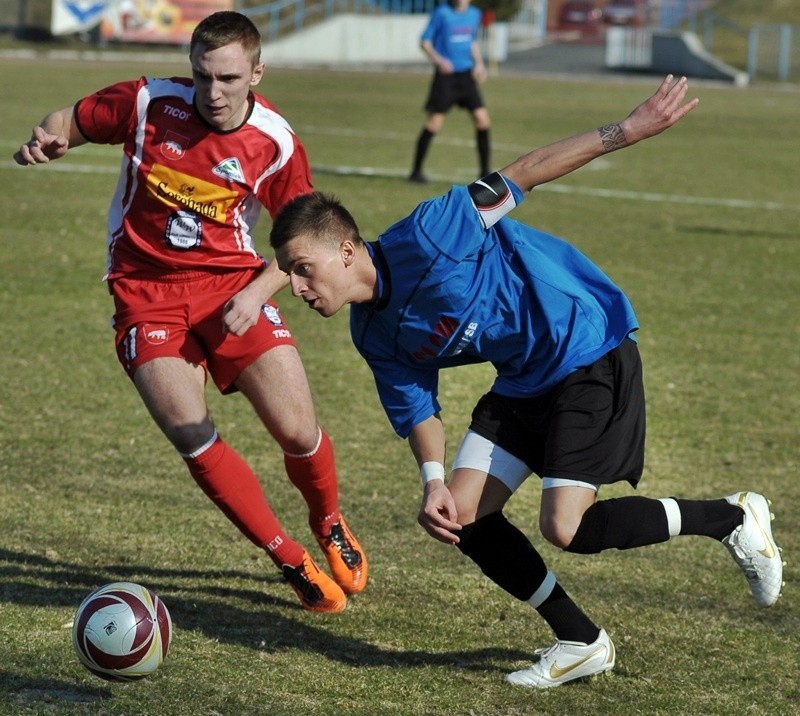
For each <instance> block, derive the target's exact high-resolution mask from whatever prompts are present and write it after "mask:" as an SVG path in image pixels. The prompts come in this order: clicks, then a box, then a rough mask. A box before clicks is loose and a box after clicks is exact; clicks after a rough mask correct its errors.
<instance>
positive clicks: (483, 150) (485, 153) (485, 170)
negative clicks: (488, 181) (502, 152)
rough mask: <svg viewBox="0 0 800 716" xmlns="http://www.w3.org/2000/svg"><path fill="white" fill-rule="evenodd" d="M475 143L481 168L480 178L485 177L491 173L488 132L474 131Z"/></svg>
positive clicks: (485, 130) (484, 130)
mask: <svg viewBox="0 0 800 716" xmlns="http://www.w3.org/2000/svg"><path fill="white" fill-rule="evenodd" d="M475 141H476V142H477V144H478V162H479V163H480V167H481V176H482V177H485V176H486V175H487V174H489V173H490V171H491V169H490V168H489V130H488V129H478V130H476V131H475Z"/></svg>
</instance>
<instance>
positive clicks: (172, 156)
mask: <svg viewBox="0 0 800 716" xmlns="http://www.w3.org/2000/svg"><path fill="white" fill-rule="evenodd" d="M188 146H189V138H188V137H184V136H183V135H182V134H178V133H177V132H173V131H172V130H171V129H168V130H167V133H166V134H165V135H164V140H163V141H162V142H161V156H163V157H166V158H167V159H169V160H171V161H175V160H176V159H180V158H181V157H182V156H183V155H184V154H185V153H186V147H188Z"/></svg>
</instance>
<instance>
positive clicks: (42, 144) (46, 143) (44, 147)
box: [14, 127, 69, 166]
mask: <svg viewBox="0 0 800 716" xmlns="http://www.w3.org/2000/svg"><path fill="white" fill-rule="evenodd" d="M68 149H69V141H68V140H67V138H66V137H62V136H60V135H58V134H48V133H47V132H45V131H44V129H42V127H34V128H33V134H32V135H31V138H30V139H29V140H28V141H27V142H26V143H25V144H23V145H22V146H21V147H20V148H19V151H18V152H15V154H14V161H15V162H16V163H17V164H21V165H22V166H26V165H28V164H47V163H48V162H49V161H50V160H51V159H60V158H61V157H63V156H64V155H65V154H66V153H67V150H68Z"/></svg>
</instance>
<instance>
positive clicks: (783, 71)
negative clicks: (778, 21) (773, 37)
mask: <svg viewBox="0 0 800 716" xmlns="http://www.w3.org/2000/svg"><path fill="white" fill-rule="evenodd" d="M791 47H792V26H791V25H789V24H783V25H781V26H780V29H779V31H778V79H779V80H783V81H785V80H788V79H789V55H790V50H791Z"/></svg>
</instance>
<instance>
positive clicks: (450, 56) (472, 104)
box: [408, 0, 491, 184]
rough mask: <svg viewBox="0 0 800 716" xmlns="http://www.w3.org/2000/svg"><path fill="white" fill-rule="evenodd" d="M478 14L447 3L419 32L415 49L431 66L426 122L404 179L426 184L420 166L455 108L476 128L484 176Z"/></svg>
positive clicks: (486, 150)
mask: <svg viewBox="0 0 800 716" xmlns="http://www.w3.org/2000/svg"><path fill="white" fill-rule="evenodd" d="M482 17H483V15H482V13H481V11H480V10H478V8H476V7H473V6H472V5H471V4H470V0H448V2H442V3H440V4H439V5H437V6H436V8H435V9H434V11H433V13H431V17H430V20H429V21H428V24H427V25H426V27H425V30H424V31H423V32H422V37H421V38H420V46H421V47H422V51H423V52H424V53H425V55H426V56H427V57H428V59H429V60H430V62H431V64H432V65H433V67H434V74H433V79H432V81H431V86H430V90H429V91H428V98H427V100H426V101H425V111H426V112H427V113H428V114H427V118H426V120H425V124H424V126H423V127H422V130H421V131H420V133H419V136H418V137H417V143H416V145H415V149H414V163H413V166H412V169H411V174H410V175H409V177H408V179H409V181H412V182H416V183H418V184H424V183H426V182H427V181H428V180H427V178H426V176H425V174H424V173H423V172H422V165H423V163H424V162H425V157H426V155H427V153H428V149H429V148H430V144H431V142H432V141H433V138H434V137H435V136H436V135H437V134H438V133H439V131H440V130H441V129H442V125H443V124H444V118H445V115H446V114H447V113H448V112H449V111H450V109H452V107H453V106H454V105H455V106H458V107H462V108H463V109H465V110H467V111H468V112H469V113H470V115H471V116H472V121H473V124H474V125H475V143H476V146H477V149H478V164H479V167H480V174H479V176H484V175H485V174H488V173H489V154H490V146H489V128H490V126H491V120H490V118H489V111H488V110H487V109H486V104H485V103H484V101H483V96H482V95H481V92H480V90H479V89H478V84H479V83H481V82H483V81H484V80H485V79H486V66H485V65H484V63H483V56H482V54H481V48H480V43H479V42H478V32H479V30H480V26H481V20H482Z"/></svg>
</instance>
